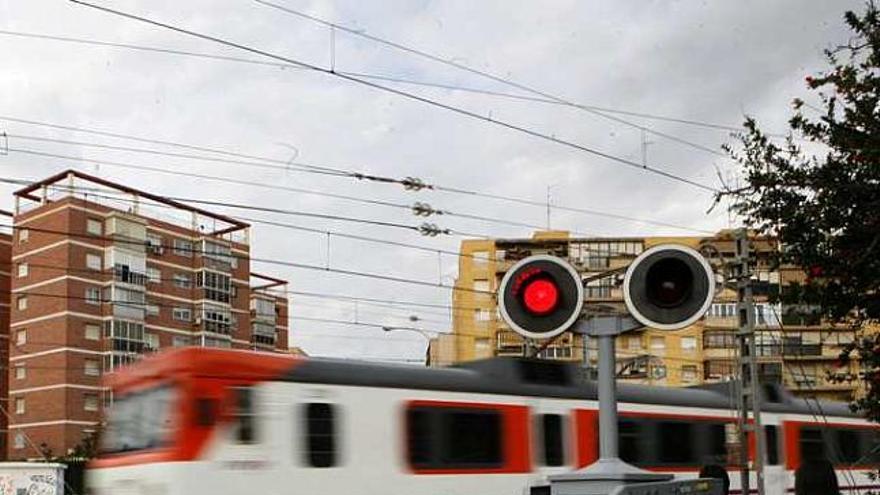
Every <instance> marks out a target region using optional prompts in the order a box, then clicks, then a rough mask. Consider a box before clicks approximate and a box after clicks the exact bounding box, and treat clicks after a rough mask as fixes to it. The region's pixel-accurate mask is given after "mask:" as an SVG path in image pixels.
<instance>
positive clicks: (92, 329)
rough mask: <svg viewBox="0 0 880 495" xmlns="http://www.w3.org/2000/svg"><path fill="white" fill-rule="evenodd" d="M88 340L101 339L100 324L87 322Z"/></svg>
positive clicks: (86, 335)
mask: <svg viewBox="0 0 880 495" xmlns="http://www.w3.org/2000/svg"><path fill="white" fill-rule="evenodd" d="M85 337H86V340H100V339H101V327H100V326H98V325H92V324H87V325H86V331H85Z"/></svg>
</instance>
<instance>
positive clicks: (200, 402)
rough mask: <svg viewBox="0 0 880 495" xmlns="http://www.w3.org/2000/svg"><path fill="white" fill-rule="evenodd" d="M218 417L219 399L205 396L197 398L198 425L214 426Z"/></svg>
mask: <svg viewBox="0 0 880 495" xmlns="http://www.w3.org/2000/svg"><path fill="white" fill-rule="evenodd" d="M216 419H217V401H216V400H214V399H208V398H205V397H199V398H198V399H196V425H198V426H213V425H214V422H215V421H216Z"/></svg>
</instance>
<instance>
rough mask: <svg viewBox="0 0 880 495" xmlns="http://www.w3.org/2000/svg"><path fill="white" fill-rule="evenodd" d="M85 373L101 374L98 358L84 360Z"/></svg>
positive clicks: (88, 374) (91, 374) (90, 374)
mask: <svg viewBox="0 0 880 495" xmlns="http://www.w3.org/2000/svg"><path fill="white" fill-rule="evenodd" d="M83 373H85V375H86V376H98V375H100V374H101V368H100V366H99V365H98V360H97V359H86V360H85V361H83Z"/></svg>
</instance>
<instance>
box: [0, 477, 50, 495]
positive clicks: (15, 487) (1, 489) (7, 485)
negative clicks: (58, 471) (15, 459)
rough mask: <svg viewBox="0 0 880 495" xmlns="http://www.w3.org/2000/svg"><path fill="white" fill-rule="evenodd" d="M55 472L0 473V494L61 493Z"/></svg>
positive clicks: (47, 494) (39, 494)
mask: <svg viewBox="0 0 880 495" xmlns="http://www.w3.org/2000/svg"><path fill="white" fill-rule="evenodd" d="M59 485H60V480H59V479H58V476H56V475H55V474H28V473H26V472H18V473H0V495H61V493H62V490H60V489H59Z"/></svg>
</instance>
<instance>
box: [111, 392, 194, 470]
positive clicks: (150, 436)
mask: <svg viewBox="0 0 880 495" xmlns="http://www.w3.org/2000/svg"><path fill="white" fill-rule="evenodd" d="M175 396H176V393H175V389H174V388H173V387H171V386H163V387H159V388H154V389H150V390H146V391H143V392H137V393H132V394H127V395H123V396H120V397H118V398H116V399H115V400H114V401H113V405H112V406H111V407H110V409H109V413H108V414H107V426H106V428H105V430H104V432H103V434H102V442H101V451H102V452H103V453H105V454H114V453H121V452H131V451H136V450H146V449H155V448H159V447H162V446H164V445H166V444H167V443H168V441H169V440H170V434H171V431H172V427H173V419H174V399H175Z"/></svg>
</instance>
